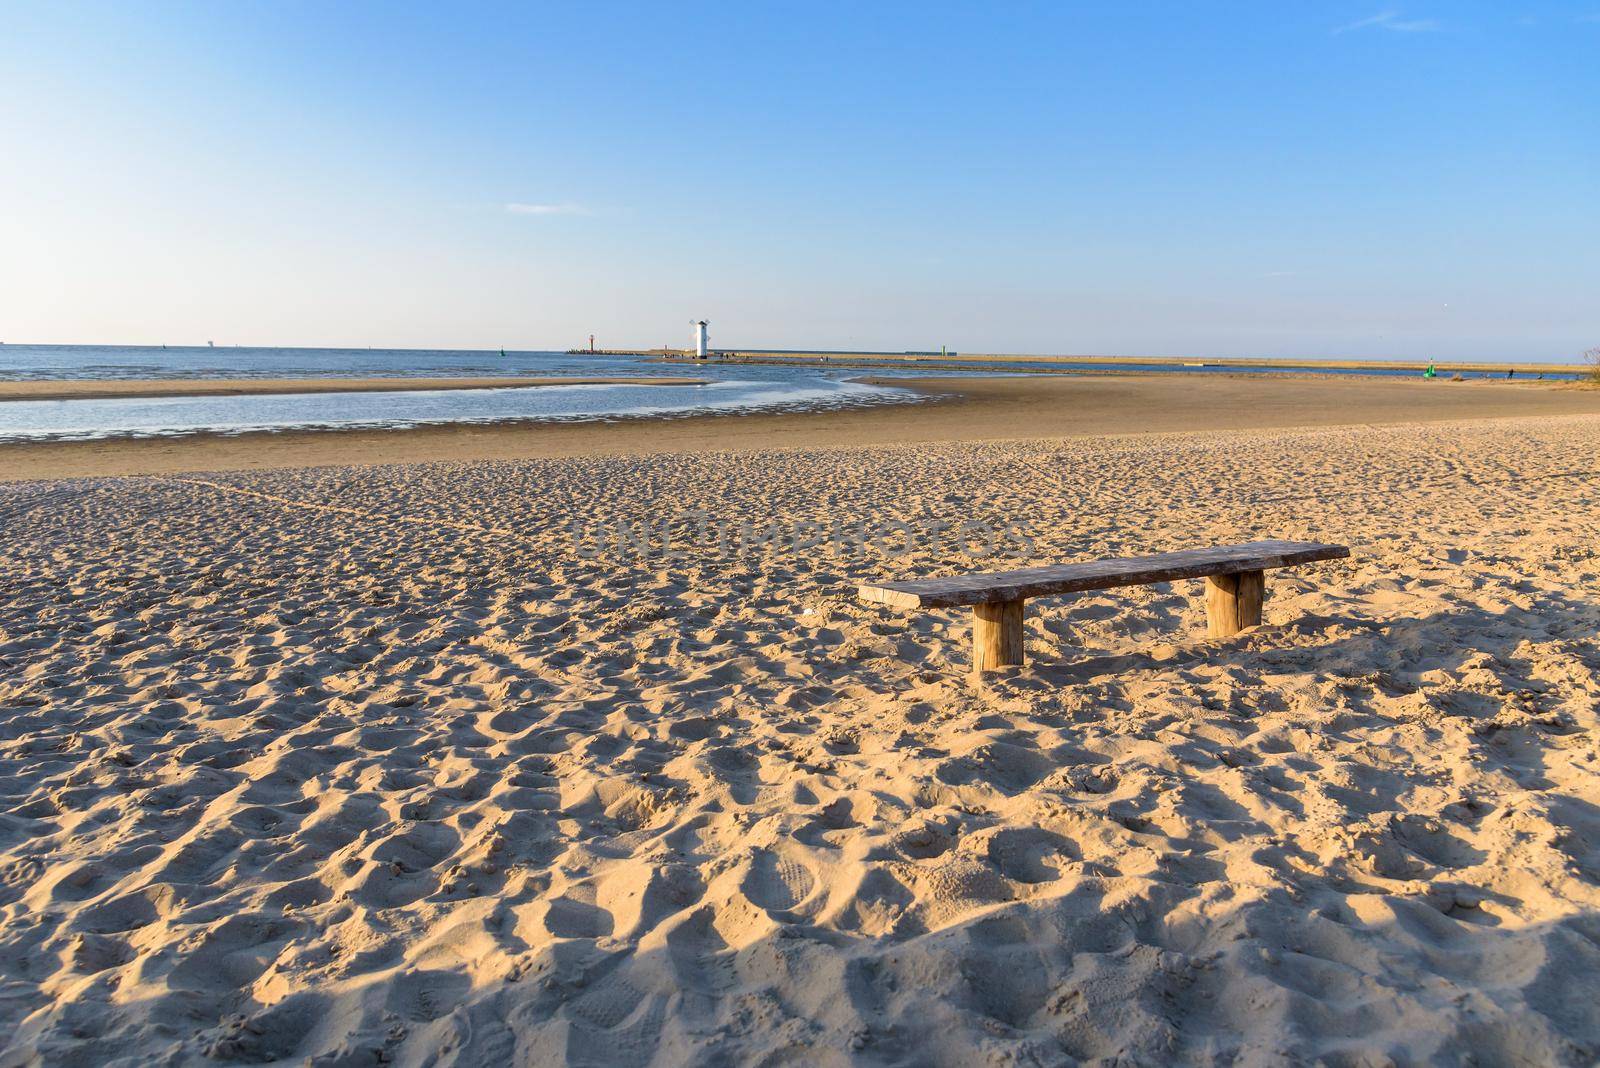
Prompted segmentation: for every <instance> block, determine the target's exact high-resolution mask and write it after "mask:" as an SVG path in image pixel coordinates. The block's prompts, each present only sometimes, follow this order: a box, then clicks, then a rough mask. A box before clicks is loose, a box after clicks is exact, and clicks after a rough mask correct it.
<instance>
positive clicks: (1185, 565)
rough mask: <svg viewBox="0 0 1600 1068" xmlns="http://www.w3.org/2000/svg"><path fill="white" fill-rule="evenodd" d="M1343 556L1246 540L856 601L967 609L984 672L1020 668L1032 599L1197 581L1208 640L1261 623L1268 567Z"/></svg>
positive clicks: (868, 592)
mask: <svg viewBox="0 0 1600 1068" xmlns="http://www.w3.org/2000/svg"><path fill="white" fill-rule="evenodd" d="M1349 555H1350V550H1349V549H1348V548H1346V547H1345V546H1343V545H1323V544H1321V543H1319V542H1314V541H1252V542H1248V543H1246V544H1244V545H1221V546H1218V547H1216V548H1214V549H1185V550H1183V551H1182V552H1176V553H1157V554H1156V555H1154V556H1131V557H1126V558H1123V559H1120V560H1093V561H1089V562H1086V563H1082V564H1059V565H1056V566H1053V567H1029V568H1023V569H1022V570H1019V571H998V572H993V573H990V574H983V575H954V576H952V577H950V578H935V579H918V580H916V581H913V582H880V583H873V584H863V585H862V586H861V589H860V595H861V599H862V600H864V601H870V602H875V603H878V604H887V605H893V606H895V607H896V608H958V607H964V606H966V605H971V606H972V670H974V671H989V670H991V669H993V668H997V667H1005V666H1007V665H1013V664H1021V663H1022V604H1023V602H1024V601H1026V600H1027V599H1028V598H1030V597H1053V596H1056V595H1058V594H1063V593H1083V592H1085V591H1087V590H1109V589H1113V588H1115V587H1117V586H1145V585H1149V584H1150V583H1153V582H1171V581H1173V580H1174V579H1190V578H1202V577H1203V578H1205V580H1206V620H1207V634H1208V635H1209V636H1210V637H1214V638H1215V637H1225V636H1227V635H1229V634H1237V633H1239V632H1240V631H1241V630H1244V629H1245V628H1246V627H1254V626H1259V625H1260V623H1261V601H1262V598H1263V597H1264V596H1265V594H1266V574H1265V572H1266V571H1267V569H1269V568H1274V567H1293V566H1295V565H1296V564H1309V563H1312V562H1314V561H1317V560H1338V559H1341V558H1343V557H1346V556H1349Z"/></svg>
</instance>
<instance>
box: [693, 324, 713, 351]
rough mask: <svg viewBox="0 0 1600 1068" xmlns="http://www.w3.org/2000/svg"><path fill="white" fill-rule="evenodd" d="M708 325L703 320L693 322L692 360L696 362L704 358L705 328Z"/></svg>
mask: <svg viewBox="0 0 1600 1068" xmlns="http://www.w3.org/2000/svg"><path fill="white" fill-rule="evenodd" d="M709 325H711V324H709V323H708V322H706V321H705V320H704V319H696V320H695V321H694V358H695V359H697V360H703V359H705V358H706V327H707V326H709Z"/></svg>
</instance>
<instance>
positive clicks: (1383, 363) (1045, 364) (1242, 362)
mask: <svg viewBox="0 0 1600 1068" xmlns="http://www.w3.org/2000/svg"><path fill="white" fill-rule="evenodd" d="M608 354H609V355H631V356H643V357H649V358H653V359H655V360H659V361H661V362H663V363H692V364H698V363H700V362H701V361H699V360H696V359H695V358H694V356H693V354H692V353H690V352H688V351H687V350H685V351H683V352H678V351H668V350H662V349H648V350H646V349H640V350H637V351H632V352H624V351H620V350H618V351H614V352H610V353H608ZM707 362H709V363H724V362H726V363H741V364H742V363H754V364H793V363H826V364H831V365H834V366H863V367H883V366H891V367H892V366H894V365H896V364H908V363H911V364H933V365H936V366H939V367H949V368H951V369H956V368H959V367H961V366H962V365H974V366H977V367H986V366H992V365H995V364H1009V363H1016V364H1028V365H1030V366H1032V367H1034V368H1036V369H1037V370H1038V371H1040V372H1053V373H1059V374H1072V373H1077V374H1103V373H1112V372H1111V369H1112V368H1116V367H1126V368H1135V369H1143V368H1152V369H1156V368H1168V367H1193V368H1203V369H1205V370H1207V371H1230V370H1233V371H1255V372H1258V373H1259V372H1261V371H1265V370H1284V371H1309V372H1316V371H1329V372H1340V371H1345V372H1349V371H1369V372H1370V371H1386V372H1389V373H1392V374H1397V375H1398V374H1412V373H1414V374H1417V375H1421V374H1422V373H1423V372H1424V371H1426V370H1427V369H1428V368H1429V367H1430V366H1431V367H1432V368H1433V369H1434V372H1435V373H1436V374H1439V375H1443V376H1449V375H1453V374H1478V375H1506V374H1508V373H1514V374H1516V375H1530V376H1537V375H1580V376H1581V375H1583V374H1584V373H1586V372H1587V370H1588V368H1587V367H1586V366H1584V365H1583V364H1576V363H1572V364H1562V363H1477V362H1474V361H1470V360H1434V361H1431V362H1430V361H1428V360H1307V359H1281V360H1280V359H1271V358H1262V357H1252V356H1221V357H1216V358H1200V357H1193V356H1039V355H1023V354H1016V353H999V352H970V353H968V352H959V353H958V352H952V353H948V354H940V353H937V352H933V353H928V352H905V353H893V352H825V351H817V352H791V351H788V350H779V349H737V350H729V351H728V352H727V353H726V354H719V355H717V356H715V357H713V358H712V359H711V360H709V361H707ZM1085 364H1086V365H1089V367H1087V368H1086V367H1082V366H1078V367H1074V366H1073V365H1085Z"/></svg>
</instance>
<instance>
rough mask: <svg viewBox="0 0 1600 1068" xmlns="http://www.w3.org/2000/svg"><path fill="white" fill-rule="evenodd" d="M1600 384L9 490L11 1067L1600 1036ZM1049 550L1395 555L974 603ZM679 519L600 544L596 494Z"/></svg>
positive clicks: (4, 642) (1270, 1049)
mask: <svg viewBox="0 0 1600 1068" xmlns="http://www.w3.org/2000/svg"><path fill="white" fill-rule="evenodd" d="M1597 442H1600V420H1597V419H1594V418H1584V417H1580V418H1566V419H1550V420H1545V421H1538V422H1528V421H1522V422H1518V423H1509V422H1507V423H1479V424H1453V425H1436V426H1429V427H1415V428H1385V429H1341V430H1323V431H1315V432H1301V433H1268V434H1236V435H1225V436H1222V435H1219V436H1212V437H1204V436H1184V437H1166V438H1148V437H1147V438H1138V439H1125V440H1110V441H1100V442H1084V441H1079V442H1036V443H1005V444H989V445H970V444H963V445H937V446H920V447H916V448H910V447H907V448H874V449H863V450H855V451H840V452H827V451H794V452H772V453H760V454H743V455H736V454H718V455H710V456H699V457H695V456H666V457H654V458H646V459H593V460H560V461H522V462H503V463H478V464H435V465H422V466H409V467H386V468H364V469H355V468H331V469H320V470H300V471H283V472H266V473H252V474H247V475H240V474H232V475H230V474H212V475H207V476H204V477H203V478H196V479H189V478H183V479H178V478H174V479H160V478H148V479H125V480H105V481H75V482H57V483H39V484H29V485H25V486H21V487H15V488H11V489H8V491H7V492H6V493H4V494H0V549H3V552H4V557H3V559H4V568H3V571H0V769H3V774H0V1035H3V1036H5V1038H4V1039H3V1040H4V1041H5V1042H6V1043H7V1044H6V1045H5V1046H4V1047H3V1054H0V1063H3V1064H30V1063H49V1064H84V1065H89V1064H96V1065H98V1064H112V1063H125V1064H134V1063H140V1064H143V1063H150V1062H152V1061H160V1062H163V1063H168V1062H171V1063H184V1062H198V1061H207V1060H210V1061H214V1062H220V1063H256V1064H261V1063H274V1062H280V1061H281V1062H285V1063H297V1064H298V1063H305V1062H307V1061H308V1060H309V1062H310V1063H312V1064H315V1065H326V1066H334V1065H339V1066H347V1065H348V1066H353V1065H370V1064H380V1063H396V1064H419V1065H420V1064H464V1065H473V1066H480V1065H486V1064H496V1063H502V1062H504V1061H506V1060H508V1059H513V1060H516V1061H518V1062H521V1063H530V1064H547V1063H548V1064H582V1065H612V1064H645V1063H652V1064H677V1063H717V1064H721V1063H729V1064H735V1063H737V1064H769V1065H775V1064H834V1063H840V1064H842V1063H846V1062H852V1061H854V1062H861V1063H873V1064H903V1065H913V1064H917V1065H920V1064H935V1065H971V1064H990V1063H992V1064H1052V1065H1054V1064H1072V1063H1107V1064H1109V1063H1122V1064H1134V1063H1137V1064H1166V1063H1214V1062H1226V1063H1241V1062H1242V1063H1252V1064H1269V1063H1283V1062H1294V1061H1306V1062H1310V1061H1315V1060H1320V1062H1321V1063H1325V1064H1329V1065H1356V1064H1384V1063H1414V1062H1425V1061H1433V1062H1446V1063H1465V1062H1467V1061H1468V1060H1469V1059H1471V1058H1476V1062H1477V1063H1497V1064H1499V1063H1505V1064H1511V1063H1517V1064H1558V1063H1570V1064H1587V1063H1592V1062H1594V1061H1595V1059H1596V1058H1597V1057H1600V1016H1597V1014H1596V1013H1595V1011H1594V1005H1595V1002H1596V999H1597V996H1600V979H1597V978H1596V977H1597V976H1600V749H1597V743H1596V738H1600V733H1597V730H1600V722H1597V720H1600V646H1597V642H1596V635H1597V634H1600V543H1597V538H1596V534H1597V531H1600V460H1597V457H1600V451H1597V448H1596V445H1597ZM694 509H703V510H705V511H706V512H707V513H709V514H710V515H712V516H714V517H716V518H718V519H722V520H735V519H739V518H750V519H758V520H762V521H766V520H770V519H771V518H773V517H782V518H783V519H784V520H786V521H789V522H800V521H806V522H811V523H815V524H818V525H819V526H826V525H828V524H830V523H835V522H838V521H840V520H842V519H858V518H863V517H874V516H885V515H887V516H892V517H895V518H897V519H900V520H903V521H905V522H906V523H908V524H911V525H912V526H914V527H917V528H919V529H926V528H927V525H928V524H931V523H945V524H951V523H958V522H960V521H961V520H963V519H968V518H973V517H977V518H982V519H986V520H989V521H992V522H994V523H996V524H999V523H1002V522H1006V521H1009V520H1012V519H1018V520H1022V521H1025V522H1026V523H1027V524H1028V526H1029V529H1030V530H1031V532H1032V534H1033V536H1034V537H1035V539H1036V542H1035V546H1034V553H1035V555H1036V557H1037V558H1038V559H1040V560H1050V559H1060V558H1071V557H1083V556H1088V555H1097V554H1105V553H1124V552H1139V551H1157V550H1163V549H1171V548H1179V547H1183V546H1188V545H1193V544H1197V543H1203V542H1224V541H1235V540H1246V539H1249V538H1253V537H1269V536H1270V537H1284V538H1312V539H1323V540H1335V541H1343V542H1348V543H1349V544H1350V545H1351V546H1352V549H1353V557H1352V559H1350V560H1349V561H1341V562H1337V563H1334V564H1330V565H1324V566H1318V567H1315V568H1307V569H1304V570H1301V571H1296V572H1279V573H1277V574H1276V575H1275V576H1274V578H1273V579H1272V582H1271V585H1270V596H1269V601H1268V605H1267V609H1266V625H1265V626H1264V627H1262V628H1261V629H1260V630H1258V631H1256V632H1254V633H1252V634H1250V635H1247V636H1245V637H1243V638H1242V639H1239V640H1236V641H1231V642H1222V643H1207V642H1205V641H1203V640H1200V639H1198V638H1197V637H1196V636H1197V635H1198V634H1200V633H1203V630H1204V626H1203V619H1202V610H1201V608H1200V606H1199V602H1198V598H1197V597H1196V590H1195V584H1193V583H1178V584H1173V585H1170V586H1159V587H1150V588H1140V589H1133V590H1127V591H1113V592H1110V593H1106V594H1095V595H1086V596H1082V597H1078V598H1076V599H1061V600H1047V601H1039V602H1034V603H1033V604H1032V605H1031V606H1030V615H1029V618H1028V623H1027V628H1028V646H1029V653H1030V656H1031V657H1032V662H1031V664H1030V667H1029V669H1028V670H1026V671H1024V672H1022V673H1020V674H1016V675H1013V676H1003V677H999V678H997V679H996V680H995V681H994V682H993V683H992V684H990V685H987V686H984V687H981V688H980V687H974V686H973V685H972V684H970V683H969V681H968V680H967V678H966V675H965V672H966V666H967V665H966V655H967V647H966V639H967V630H966V627H967V623H966V620H965V618H963V617H962V615H961V614H959V613H930V614H926V615H919V616H901V615H899V614H896V613H893V612H888V611H884V610H879V609H876V608H872V607H868V606H864V605H859V604H857V603H855V601H854V599H853V597H852V595H851V590H852V586H853V583H854V582H855V581H856V580H858V579H860V578H862V577H876V576H882V575H886V574H890V573H894V574H907V575H909V574H933V573H938V572H941V571H947V570H952V569H961V568H972V567H989V566H994V562H993V561H985V560H983V559H980V558H978V556H977V555H976V554H975V552H974V551H973V547H972V546H970V545H969V546H964V547H963V546H959V545H953V544H948V543H947V544H944V545H942V546H940V547H937V548H935V547H931V546H929V545H926V544H923V545H921V546H918V547H915V548H913V549H912V550H911V551H907V552H898V553H897V552H893V551H889V550H887V549H883V548H873V547H866V548H862V547H858V546H851V545H840V544H835V543H824V544H821V545H816V546H811V547H807V548H802V549H800V550H796V549H794V548H793V547H792V546H790V545H787V544H781V543H780V544H757V545H752V546H747V547H746V549H745V550H744V551H739V550H738V549H737V547H733V548H731V549H730V548H725V549H718V548H717V547H716V546H715V545H713V544H709V543H706V542H703V541H702V542H699V543H692V542H691V541H690V540H686V539H687V536H688V535H690V534H691V533H692V531H693V530H694V521H693V519H692V517H690V516H689V513H690V511H691V510H694ZM575 518H577V519H581V520H583V521H584V522H586V523H588V524H590V529H591V530H593V529H595V528H596V527H597V526H601V525H607V524H610V525H613V526H614V525H615V524H619V523H642V522H644V521H646V520H648V521H651V522H659V521H661V520H663V519H665V520H667V521H668V523H669V526H670V527H671V528H672V529H673V530H674V531H675V532H677V533H678V534H679V537H678V538H677V539H676V540H675V542H674V548H675V549H676V550H677V556H676V557H675V558H673V559H663V558H660V557H659V556H654V557H649V558H641V557H639V556H638V555H636V554H633V553H622V554H618V553H615V552H609V553H602V554H601V555H600V556H599V557H593V554H592V553H591V552H590V551H589V549H592V548H593V547H594V546H593V544H589V545H588V546H587V548H586V547H585V545H584V544H583V543H581V542H575V541H574V538H573V535H572V533H571V530H570V529H569V524H570V523H571V522H572V521H573V520H574V519H575Z"/></svg>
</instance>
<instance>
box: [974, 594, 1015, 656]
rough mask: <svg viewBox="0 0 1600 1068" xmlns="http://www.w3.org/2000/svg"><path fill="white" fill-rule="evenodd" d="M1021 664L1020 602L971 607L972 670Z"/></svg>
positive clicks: (992, 603)
mask: <svg viewBox="0 0 1600 1068" xmlns="http://www.w3.org/2000/svg"><path fill="white" fill-rule="evenodd" d="M1021 663H1022V602H1021V601H994V602H991V603H990V604H975V605H973V606H972V670H973V671H992V670H994V669H995V668H998V667H1008V666H1011V665H1016V664H1021Z"/></svg>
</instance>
